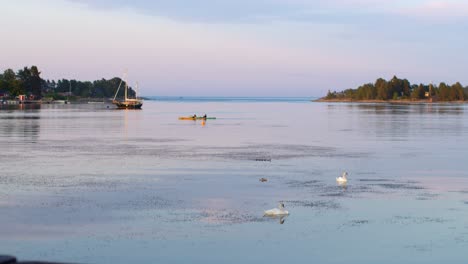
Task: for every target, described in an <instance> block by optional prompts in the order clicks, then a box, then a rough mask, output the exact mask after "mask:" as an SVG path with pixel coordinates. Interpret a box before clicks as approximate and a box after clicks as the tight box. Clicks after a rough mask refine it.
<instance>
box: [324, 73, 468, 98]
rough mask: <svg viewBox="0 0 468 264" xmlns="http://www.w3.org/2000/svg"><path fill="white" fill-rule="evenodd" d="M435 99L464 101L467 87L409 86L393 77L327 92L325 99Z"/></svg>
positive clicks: (442, 85)
mask: <svg viewBox="0 0 468 264" xmlns="http://www.w3.org/2000/svg"><path fill="white" fill-rule="evenodd" d="M430 98H432V99H436V100H437V101H464V100H466V99H468V87H463V85H461V84H460V83H459V82H457V83H455V84H452V85H448V84H446V83H444V82H442V83H440V84H439V85H438V86H437V85H433V84H429V85H426V84H411V83H410V82H409V81H408V80H407V79H399V78H398V77H396V76H394V77H393V78H392V79H391V80H389V81H387V80H385V79H382V78H379V79H377V80H376V81H375V83H367V84H364V85H361V86H359V87H358V88H356V89H346V90H344V91H341V92H336V91H334V92H331V91H328V93H327V96H326V97H325V99H348V100H391V99H392V100H400V99H403V100H405V99H406V100H421V99H430Z"/></svg>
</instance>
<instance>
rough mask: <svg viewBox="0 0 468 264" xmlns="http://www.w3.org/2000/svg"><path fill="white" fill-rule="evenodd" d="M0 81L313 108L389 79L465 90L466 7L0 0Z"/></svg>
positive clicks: (314, 1)
mask: <svg viewBox="0 0 468 264" xmlns="http://www.w3.org/2000/svg"><path fill="white" fill-rule="evenodd" d="M0 7H1V10H2V12H0V13H1V14H0V36H2V37H1V38H0V43H1V44H0V71H3V70H5V69H7V68H13V69H19V68H22V67H24V66H31V65H37V66H38V67H39V69H40V70H41V72H42V77H43V78H46V79H54V80H57V79H61V78H66V79H78V80H95V79H101V78H112V77H115V76H118V77H120V76H122V75H123V72H124V71H128V80H129V82H130V84H133V83H135V82H137V81H138V82H139V87H140V90H141V93H142V94H143V95H147V96H150V95H153V96H158V95H163V96H171V95H172V96H311V97H316V96H322V95H324V94H325V93H326V92H327V91H328V90H337V91H338V90H343V89H347V88H355V87H357V86H358V85H361V84H364V83H368V82H374V81H375V79H377V78H379V77H383V78H386V79H390V78H392V77H393V76H394V75H397V76H398V77H401V78H407V79H408V80H410V82H412V83H420V82H423V83H430V82H433V83H438V82H441V81H445V82H447V83H454V82H456V81H460V82H462V84H464V85H468V74H466V73H467V71H466V67H465V66H466V65H467V64H468V52H466V47H468V34H466V32H468V31H467V30H468V0H445V1H442V0H404V1H403V0H197V1H191V0H132V1H123V0H41V1H37V0H16V1H10V0H0Z"/></svg>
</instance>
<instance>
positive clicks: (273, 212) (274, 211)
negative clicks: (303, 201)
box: [263, 203, 289, 216]
mask: <svg viewBox="0 0 468 264" xmlns="http://www.w3.org/2000/svg"><path fill="white" fill-rule="evenodd" d="M274 215H289V212H288V211H286V210H284V204H283V203H279V204H278V208H274V209H270V210H266V211H265V213H264V214H263V216H274Z"/></svg>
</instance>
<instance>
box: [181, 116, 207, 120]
mask: <svg viewBox="0 0 468 264" xmlns="http://www.w3.org/2000/svg"><path fill="white" fill-rule="evenodd" d="M207 119H211V120H213V119H216V117H207V118H204V117H202V116H197V117H193V116H181V117H179V120H207Z"/></svg>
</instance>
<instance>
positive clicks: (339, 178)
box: [336, 171, 348, 184]
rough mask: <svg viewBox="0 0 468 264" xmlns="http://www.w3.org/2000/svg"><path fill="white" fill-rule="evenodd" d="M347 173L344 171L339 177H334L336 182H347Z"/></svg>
mask: <svg viewBox="0 0 468 264" xmlns="http://www.w3.org/2000/svg"><path fill="white" fill-rule="evenodd" d="M347 177H348V173H347V172H346V171H345V172H343V175H341V177H338V178H336V182H337V183H339V184H344V183H347V182H348V178H347Z"/></svg>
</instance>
